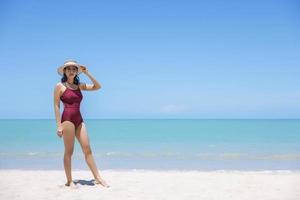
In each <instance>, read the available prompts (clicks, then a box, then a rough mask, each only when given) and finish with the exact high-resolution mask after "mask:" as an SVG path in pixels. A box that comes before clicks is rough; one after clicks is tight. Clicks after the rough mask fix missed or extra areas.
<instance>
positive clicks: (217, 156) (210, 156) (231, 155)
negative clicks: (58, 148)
mask: <svg viewBox="0 0 300 200" xmlns="http://www.w3.org/2000/svg"><path fill="white" fill-rule="evenodd" d="M63 155H64V153H63V152H0V158H1V157H2V158H4V157H6V158H9V157H33V158H35V157H36V158H42V157H45V158H50V157H62V156H63ZM93 155H94V156H95V157H101V158H130V159H135V158H151V159H152V158H153V159H155V158H157V159H163V158H166V159H192V160H272V161H298V160H300V154H266V155H255V154H254V155H253V154H247V153H236V152H226V153H182V152H119V151H109V152H95V153H93ZM73 156H74V157H84V154H83V153H74V154H73Z"/></svg>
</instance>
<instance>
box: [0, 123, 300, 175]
mask: <svg viewBox="0 0 300 200" xmlns="http://www.w3.org/2000/svg"><path fill="white" fill-rule="evenodd" d="M84 121H85V124H86V127H87V131H88V135H89V140H90V145H91V149H92V153H93V155H94V159H95V161H96V164H97V167H98V170H101V169H120V170H122V169H155V170H205V171H207V170H299V169H300V120H298V119H84ZM0 136H1V140H0V169H42V170H52V169H55V170H57V169H61V170H63V169H64V168H63V155H64V143H63V139H62V138H59V137H58V136H57V135H56V123H55V119H2V120H0ZM72 169H80V170H81V169H82V170H89V168H88V166H87V164H86V162H85V158H84V154H83V152H82V150H81V147H80V144H79V142H78V141H77V140H76V139H75V149H74V154H73V157H72Z"/></svg>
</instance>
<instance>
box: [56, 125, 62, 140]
mask: <svg viewBox="0 0 300 200" xmlns="http://www.w3.org/2000/svg"><path fill="white" fill-rule="evenodd" d="M56 134H57V135H58V137H60V138H61V136H62V135H63V130H62V126H61V125H60V126H58V127H57V132H56Z"/></svg>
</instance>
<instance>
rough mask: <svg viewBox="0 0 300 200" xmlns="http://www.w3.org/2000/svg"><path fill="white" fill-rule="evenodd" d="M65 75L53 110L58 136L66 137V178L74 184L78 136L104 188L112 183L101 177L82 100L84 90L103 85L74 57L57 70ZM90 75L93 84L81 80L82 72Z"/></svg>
mask: <svg viewBox="0 0 300 200" xmlns="http://www.w3.org/2000/svg"><path fill="white" fill-rule="evenodd" d="M57 72H58V73H59V74H60V75H62V76H63V77H62V79H61V82H59V83H57V84H56V86H55V89H54V110H55V118H56V124H57V135H58V136H59V137H60V138H61V137H63V140H64V146H65V152H64V169H65V173H66V177H67V183H66V184H65V185H66V186H74V185H75V184H74V182H73V181H72V174H71V157H72V154H73V151H74V142H75V137H76V138H77V140H78V141H79V143H80V145H81V148H82V151H83V153H84V155H85V160H86V162H87V164H88V166H89V168H90V169H91V171H92V173H93V175H94V178H95V184H101V185H102V186H104V187H109V185H108V184H107V183H106V182H105V181H104V180H103V179H102V178H101V177H100V175H99V173H98V170H97V167H96V164H95V161H94V158H93V155H92V151H91V147H90V144H89V138H88V133H87V128H86V125H85V123H84V121H83V119H82V116H81V113H80V102H81V100H82V98H83V96H82V93H81V90H89V91H92V90H99V89H100V88H101V85H100V84H99V83H98V82H97V81H96V80H95V79H94V78H93V77H92V76H91V75H90V73H89V72H88V70H87V68H86V67H85V66H83V65H80V64H78V63H77V62H76V61H75V60H67V61H65V63H64V65H63V66H60V67H59V68H58V69H57ZM81 72H82V73H84V74H85V75H87V76H88V77H89V78H90V80H91V81H92V82H93V84H85V83H80V82H79V77H78V75H79V74H80V73H81ZM60 100H61V101H62V102H63V104H64V111H63V113H62V117H60Z"/></svg>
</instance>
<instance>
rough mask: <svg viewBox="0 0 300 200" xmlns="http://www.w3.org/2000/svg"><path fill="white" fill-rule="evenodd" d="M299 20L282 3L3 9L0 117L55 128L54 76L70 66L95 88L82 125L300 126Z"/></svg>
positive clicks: (53, 4) (59, 4)
mask: <svg viewBox="0 0 300 200" xmlns="http://www.w3.org/2000/svg"><path fill="white" fill-rule="evenodd" d="M299 11H300V4H299V3H297V1H289V0H285V1H277V0H272V1H264V0H262V1H258V0H257V1H256V0H253V1H238V0H236V1H230V0H229V1H216V0H212V1H189V0H184V1H183V0H182V1H166V0H165V1H163V0H161V1H156V0H152V1H141V0H139V1H131V0H130V1H121V0H120V1H114V0H110V1H77V2H76V1H37V0H36V1H30V0H28V1H14V0H12V1H0V68H1V72H2V77H1V78H2V95H1V99H0V103H1V105H2V106H1V109H0V117H1V118H51V119H54V109H53V89H54V86H55V85H56V83H57V82H59V81H60V76H59V75H58V74H57V72H56V69H57V67H58V66H59V65H61V64H62V63H63V62H64V60H65V59H68V58H73V59H76V60H77V61H78V62H80V63H82V64H85V65H87V67H88V70H89V72H90V74H91V75H92V76H93V77H94V78H96V79H97V80H98V81H99V82H100V83H101V85H102V89H101V90H97V91H93V92H90V91H83V95H84V98H83V101H82V103H81V112H82V114H83V117H84V118H299V117H300V92H299V86H300V79H299V74H300V56H299V55H300V54H299V53H300V39H299V34H300V28H299V27H300V12H299ZM80 80H81V81H83V82H87V83H91V81H90V80H89V79H88V78H87V77H86V76H85V75H84V74H81V75H80ZM61 107H62V108H63V105H62V104H61ZM61 111H62V110H61Z"/></svg>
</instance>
